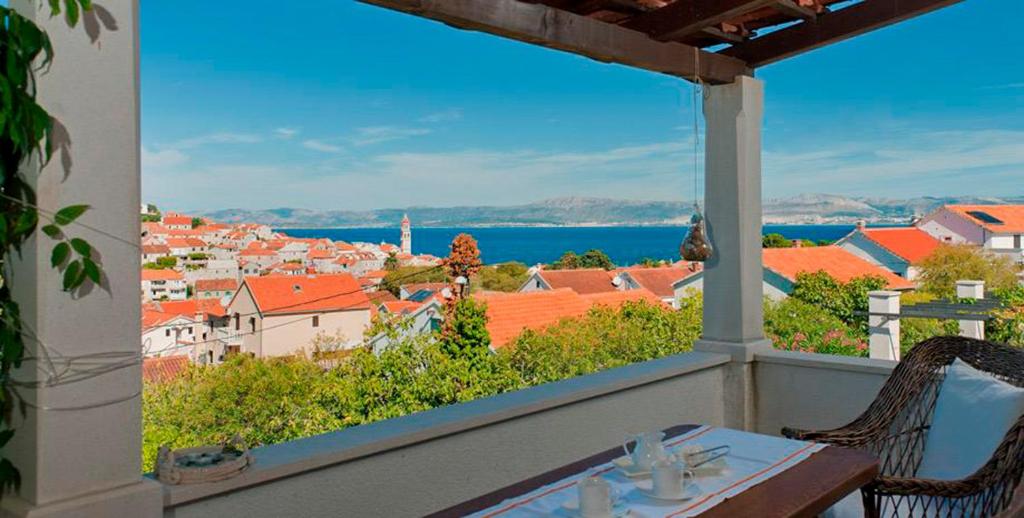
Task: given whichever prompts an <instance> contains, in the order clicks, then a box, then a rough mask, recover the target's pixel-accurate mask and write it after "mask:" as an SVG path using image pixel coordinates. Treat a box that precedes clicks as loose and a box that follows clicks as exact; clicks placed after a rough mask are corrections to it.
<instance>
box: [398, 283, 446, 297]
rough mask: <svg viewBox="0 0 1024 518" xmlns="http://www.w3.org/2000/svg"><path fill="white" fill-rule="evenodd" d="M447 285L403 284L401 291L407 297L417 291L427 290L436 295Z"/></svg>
mask: <svg viewBox="0 0 1024 518" xmlns="http://www.w3.org/2000/svg"><path fill="white" fill-rule="evenodd" d="M445 286H447V284H445V283H443V282H412V283H409V284H403V285H402V289H403V290H405V291H406V293H408V294H409V295H412V294H413V293H416V292H417V291H422V290H427V291H432V292H434V293H438V292H440V291H441V290H443V289H444V288H445Z"/></svg>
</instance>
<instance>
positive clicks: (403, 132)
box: [351, 126, 431, 146]
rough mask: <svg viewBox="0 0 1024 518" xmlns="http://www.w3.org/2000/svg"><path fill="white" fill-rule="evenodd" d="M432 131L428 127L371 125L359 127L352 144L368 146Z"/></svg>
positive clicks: (427, 133)
mask: <svg viewBox="0 0 1024 518" xmlns="http://www.w3.org/2000/svg"><path fill="white" fill-rule="evenodd" d="M430 133H431V131H430V130H429V129H426V128H403V127H399V126H370V127H365V128H357V129H356V136H354V137H352V138H351V142H352V145H354V146H368V145H370V144H380V143H381V142H389V141H392V140H401V139H407V138H410V137H419V136H422V135H429V134H430Z"/></svg>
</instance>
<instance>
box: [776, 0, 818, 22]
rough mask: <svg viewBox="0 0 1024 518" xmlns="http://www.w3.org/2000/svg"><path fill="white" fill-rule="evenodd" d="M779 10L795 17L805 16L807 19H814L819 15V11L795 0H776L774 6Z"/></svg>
mask: <svg viewBox="0 0 1024 518" xmlns="http://www.w3.org/2000/svg"><path fill="white" fill-rule="evenodd" d="M773 7H775V9H777V10H778V11H779V12H781V13H783V14H787V15H789V16H792V17H793V18H803V19H805V20H813V19H814V18H817V17H818V13H817V12H815V11H814V9H811V8H810V7H804V6H802V5H800V4H798V3H797V2H795V1H793V0H775V4H774V6H773Z"/></svg>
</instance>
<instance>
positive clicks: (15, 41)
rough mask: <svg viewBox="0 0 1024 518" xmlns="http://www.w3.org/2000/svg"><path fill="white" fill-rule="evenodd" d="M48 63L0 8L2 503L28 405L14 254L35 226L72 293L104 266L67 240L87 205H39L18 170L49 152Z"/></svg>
mask: <svg viewBox="0 0 1024 518" xmlns="http://www.w3.org/2000/svg"><path fill="white" fill-rule="evenodd" d="M46 2H47V3H48V4H49V8H50V13H51V16H58V15H60V14H62V13H63V14H64V19H65V21H66V22H67V24H68V25H69V26H71V27H74V26H75V25H77V24H78V20H79V18H80V16H81V14H82V13H83V12H86V11H89V10H91V9H92V2H91V0H46ZM52 60H53V47H52V45H51V43H50V38H49V37H48V36H47V34H46V32H44V31H43V30H42V29H40V28H39V26H37V25H36V24H35V23H33V22H32V20H30V19H28V18H25V17H23V16H21V15H20V14H18V13H17V12H15V11H14V10H13V9H11V8H9V7H3V6H0V271H2V272H3V279H0V280H2V281H3V282H2V283H0V409H2V417H3V419H2V423H0V490H2V491H0V498H2V494H3V491H6V490H7V489H11V488H14V489H17V488H18V486H19V483H20V476H19V473H18V470H17V468H16V467H15V466H14V465H13V464H12V463H11V461H10V459H9V458H7V456H6V454H5V453H4V446H5V445H6V444H7V443H8V442H9V441H10V440H11V438H12V437H13V436H14V428H13V425H12V417H13V416H12V414H13V412H14V410H15V409H17V410H18V411H19V412H21V413H24V412H25V411H26V404H25V402H24V401H23V400H21V399H20V398H19V397H17V393H16V391H15V390H14V385H15V381H14V380H12V378H11V372H12V370H13V369H16V368H17V367H19V366H20V365H21V363H22V361H23V360H24V356H25V335H24V332H23V329H22V324H21V320H20V311H19V308H18V304H17V302H15V301H14V299H13V298H12V296H11V278H10V276H9V275H8V273H9V267H10V259H11V256H12V254H15V253H19V252H20V251H21V249H22V246H23V245H25V243H26V242H27V241H28V240H29V238H31V237H32V235H33V234H34V233H35V231H36V228H37V227H39V226H40V225H42V226H41V230H42V232H43V233H44V234H46V236H47V237H48V238H50V239H51V240H53V241H54V246H53V249H52V252H51V255H50V263H51V265H52V266H53V267H54V268H57V269H58V270H60V271H61V272H62V273H63V275H62V288H63V289H64V290H65V291H68V292H72V291H75V290H78V289H79V288H81V287H83V286H84V285H85V284H86V283H94V284H99V283H100V279H101V275H102V272H101V268H100V265H99V264H98V263H97V261H96V259H95V254H94V250H93V247H92V246H91V245H90V244H89V243H88V242H87V241H86V240H84V239H82V238H80V237H74V236H72V235H70V232H69V230H68V225H70V224H72V223H73V222H74V221H75V220H76V219H78V218H79V216H81V215H82V214H83V213H85V212H86V211H87V210H88V209H89V207H88V206H87V205H70V206H67V207H64V208H62V209H60V210H57V211H46V210H42V209H39V208H37V207H36V195H35V192H34V190H33V188H32V183H31V181H30V180H31V178H29V177H27V176H26V174H25V171H26V169H24V168H23V166H24V165H25V164H28V163H32V162H35V163H38V164H42V165H45V164H46V163H47V162H49V160H50V158H51V157H52V156H53V151H54V143H55V142H54V140H55V139H54V128H55V124H54V120H53V118H52V117H51V116H50V114H49V113H48V112H47V111H46V109H45V108H43V107H42V106H41V105H40V104H39V103H38V102H37V101H36V73H38V72H42V71H45V70H46V68H47V67H49V66H50V63H51V62H52Z"/></svg>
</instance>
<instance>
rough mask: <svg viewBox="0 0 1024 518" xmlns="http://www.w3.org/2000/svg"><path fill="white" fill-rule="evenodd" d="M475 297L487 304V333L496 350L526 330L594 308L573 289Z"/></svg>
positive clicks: (536, 328) (535, 328)
mask: <svg viewBox="0 0 1024 518" xmlns="http://www.w3.org/2000/svg"><path fill="white" fill-rule="evenodd" d="M474 297H476V298H478V299H480V300H482V301H484V302H486V303H487V331H488V332H489V333H490V335H491V347H492V348H494V349H500V348H501V347H504V346H505V345H507V344H508V343H509V342H510V341H512V340H513V339H514V338H515V337H517V336H519V334H520V333H522V332H523V330H525V329H533V330H540V329H543V328H545V327H548V326H550V325H551V324H554V323H556V322H558V321H559V320H562V319H563V318H568V317H578V316H582V315H584V314H586V312H587V310H588V309H590V306H591V303H590V302H588V301H586V300H584V299H583V298H582V297H580V296H579V294H578V293H576V292H575V291H573V290H572V289H570V288H559V289H554V290H545V291H530V292H523V293H503V294H477V295H474Z"/></svg>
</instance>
